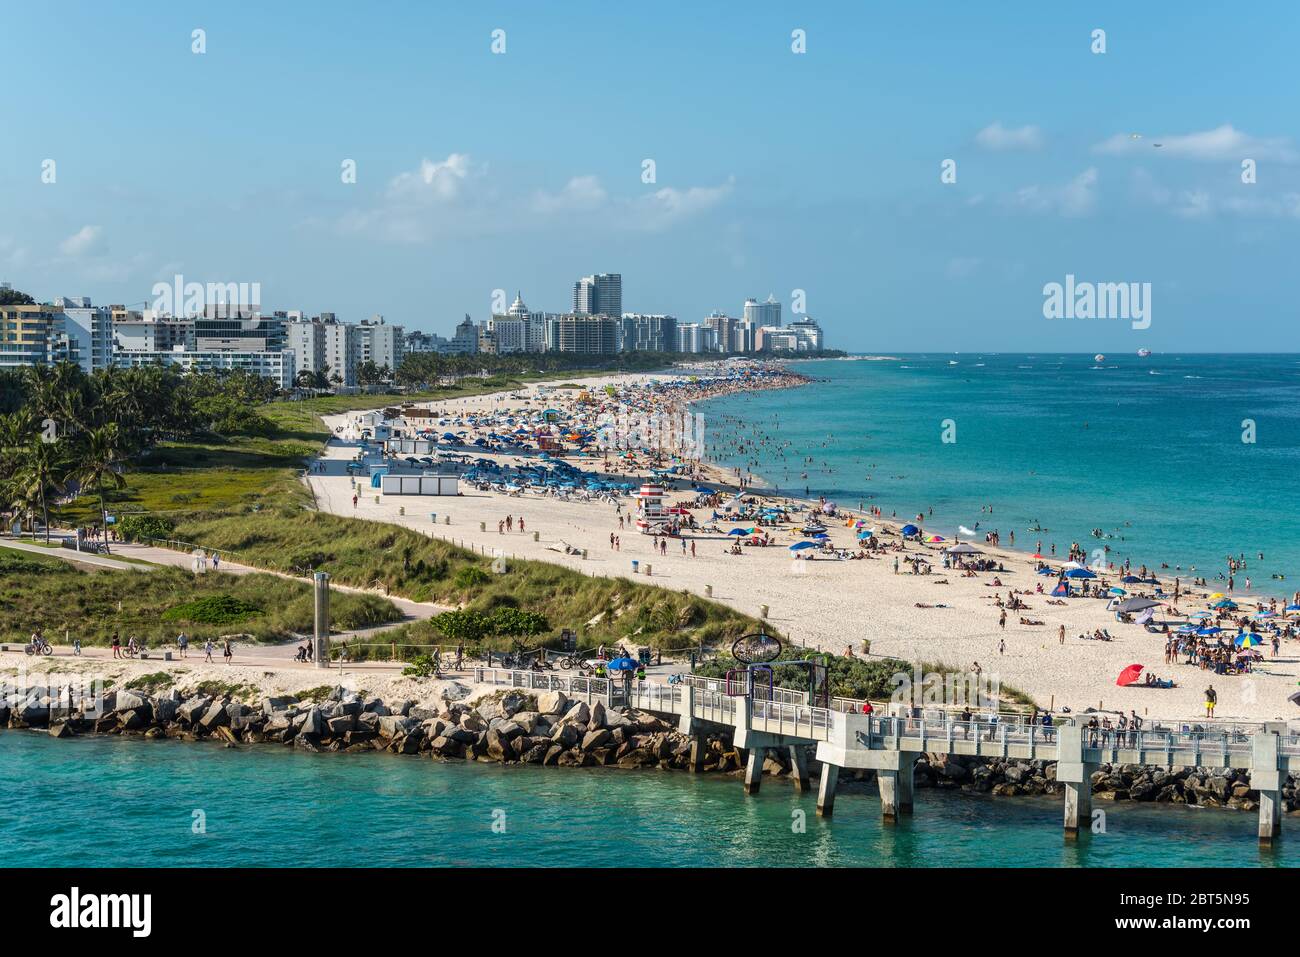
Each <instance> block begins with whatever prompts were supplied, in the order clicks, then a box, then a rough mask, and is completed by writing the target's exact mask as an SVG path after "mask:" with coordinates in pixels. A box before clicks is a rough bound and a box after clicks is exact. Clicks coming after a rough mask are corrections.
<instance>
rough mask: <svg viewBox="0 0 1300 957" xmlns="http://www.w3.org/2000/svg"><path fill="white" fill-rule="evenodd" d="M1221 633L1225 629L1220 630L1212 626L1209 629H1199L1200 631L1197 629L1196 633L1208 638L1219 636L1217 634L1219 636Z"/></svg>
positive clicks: (1216, 626)
mask: <svg viewBox="0 0 1300 957" xmlns="http://www.w3.org/2000/svg"><path fill="white" fill-rule="evenodd" d="M1221 631H1223V629H1222V628H1220V627H1219V626H1218V625H1210V626H1209V627H1207V628H1198V629H1196V633H1197V634H1198V635H1206V636H1209V635H1217V634H1219V633H1220V632H1221Z"/></svg>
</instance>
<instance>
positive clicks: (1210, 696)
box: [1205, 685, 1219, 718]
mask: <svg viewBox="0 0 1300 957" xmlns="http://www.w3.org/2000/svg"><path fill="white" fill-rule="evenodd" d="M1218 703H1219V693H1218V692H1217V691H1215V690H1214V685H1210V686H1209V687H1208V688H1206V689H1205V716H1206V717H1207V718H1213V717H1214V706H1215V705H1216V704H1218Z"/></svg>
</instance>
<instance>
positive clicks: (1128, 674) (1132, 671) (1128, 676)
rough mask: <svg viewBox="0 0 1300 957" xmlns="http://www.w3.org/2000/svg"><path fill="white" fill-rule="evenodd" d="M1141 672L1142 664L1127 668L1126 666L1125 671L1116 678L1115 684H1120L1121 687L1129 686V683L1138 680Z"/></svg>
mask: <svg viewBox="0 0 1300 957" xmlns="http://www.w3.org/2000/svg"><path fill="white" fill-rule="evenodd" d="M1141 674H1142V666H1141V665H1129V666H1128V667H1127V668H1125V669H1124V670H1123V671H1121V672H1120V673H1119V677H1118V678H1116V679H1115V684H1117V685H1119V686H1120V687H1121V688H1127V687H1128V686H1129V685H1131V684H1133V683H1134V682H1136V681H1137V680H1138V676H1139V675H1141Z"/></svg>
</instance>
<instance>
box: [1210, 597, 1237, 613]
mask: <svg viewBox="0 0 1300 957" xmlns="http://www.w3.org/2000/svg"><path fill="white" fill-rule="evenodd" d="M1210 607H1211V608H1227V609H1228V610H1230V611H1235V610H1236V608H1237V603H1236V602H1235V601H1232V600H1231V599H1228V598H1225V599H1223V600H1222V601H1216V602H1215V603H1214V604H1213V605H1211V606H1210Z"/></svg>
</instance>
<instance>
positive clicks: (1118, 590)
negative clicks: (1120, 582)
mask: <svg viewBox="0 0 1300 957" xmlns="http://www.w3.org/2000/svg"><path fill="white" fill-rule="evenodd" d="M1107 594H1108V595H1115V596H1117V597H1118V596H1121V595H1127V594H1128V592H1126V591H1125V590H1124V589H1122V588H1112V589H1111V590H1110V591H1109V592H1107Z"/></svg>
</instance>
